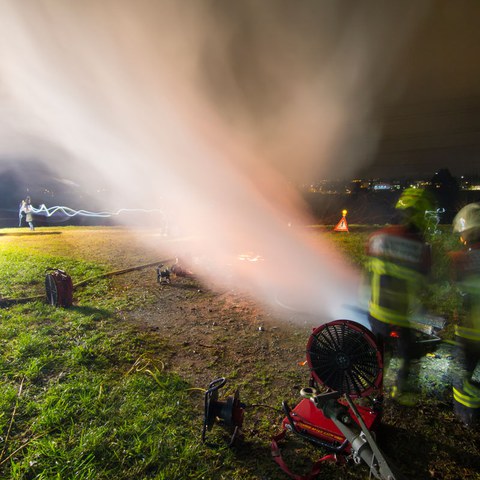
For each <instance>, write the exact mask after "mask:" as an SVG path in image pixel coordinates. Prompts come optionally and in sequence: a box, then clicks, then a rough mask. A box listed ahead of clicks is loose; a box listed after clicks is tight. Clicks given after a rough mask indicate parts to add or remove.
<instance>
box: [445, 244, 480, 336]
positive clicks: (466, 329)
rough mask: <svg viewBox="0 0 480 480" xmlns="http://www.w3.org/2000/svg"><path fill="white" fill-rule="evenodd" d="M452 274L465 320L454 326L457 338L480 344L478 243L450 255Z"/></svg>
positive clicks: (479, 258) (479, 255)
mask: <svg viewBox="0 0 480 480" xmlns="http://www.w3.org/2000/svg"><path fill="white" fill-rule="evenodd" d="M451 260H452V266H453V274H454V278H455V280H456V283H457V285H458V288H459V289H460V291H461V293H462V295H463V301H464V308H465V312H466V316H465V319H463V320H462V322H461V325H456V326H455V334H456V335H457V336H458V337H461V338H464V339H466V340H470V341H473V342H480V243H478V244H476V245H473V246H472V247H470V248H469V249H468V250H462V251H459V252H453V253H452V254H451Z"/></svg>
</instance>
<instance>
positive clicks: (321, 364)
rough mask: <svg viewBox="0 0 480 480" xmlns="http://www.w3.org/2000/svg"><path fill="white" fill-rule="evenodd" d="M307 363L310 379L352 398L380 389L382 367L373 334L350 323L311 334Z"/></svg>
mask: <svg viewBox="0 0 480 480" xmlns="http://www.w3.org/2000/svg"><path fill="white" fill-rule="evenodd" d="M307 362H308V365H309V367H310V370H311V373H312V376H313V378H314V379H315V380H316V381H317V382H318V383H319V384H322V385H325V386H326V387H328V388H329V389H331V390H335V391H337V392H340V393H342V394H343V393H346V394H348V395H350V396H352V397H361V396H366V395H369V394H370V393H371V392H372V391H373V390H376V389H378V388H379V386H380V384H381V381H382V371H383V368H382V367H383V365H382V360H381V354H380V351H379V349H378V347H377V345H376V342H375V339H374V336H373V334H372V333H371V332H370V330H368V329H366V328H365V327H363V326H362V325H360V324H358V323H356V322H352V321H350V320H336V321H334V322H330V323H327V324H325V325H321V326H320V327H318V328H317V329H315V330H314V332H313V333H312V334H311V335H310V338H309V341H308V344H307Z"/></svg>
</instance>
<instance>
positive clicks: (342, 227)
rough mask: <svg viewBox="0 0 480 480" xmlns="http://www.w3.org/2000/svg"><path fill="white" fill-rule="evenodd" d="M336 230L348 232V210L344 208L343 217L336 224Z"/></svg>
mask: <svg viewBox="0 0 480 480" xmlns="http://www.w3.org/2000/svg"><path fill="white" fill-rule="evenodd" d="M333 231H334V232H348V223H347V211H346V210H342V218H341V219H340V221H339V222H338V223H337V224H336V225H335V228H334V229H333Z"/></svg>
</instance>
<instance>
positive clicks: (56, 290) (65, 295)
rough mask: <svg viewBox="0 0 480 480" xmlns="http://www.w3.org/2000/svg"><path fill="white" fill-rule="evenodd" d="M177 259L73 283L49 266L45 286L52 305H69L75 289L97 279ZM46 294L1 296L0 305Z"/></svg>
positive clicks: (17, 302)
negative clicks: (18, 296)
mask: <svg viewBox="0 0 480 480" xmlns="http://www.w3.org/2000/svg"><path fill="white" fill-rule="evenodd" d="M173 260H175V259H172V258H170V259H166V260H161V261H160V262H158V261H157V262H150V263H145V264H142V265H136V266H133V267H128V268H123V269H120V270H113V271H110V272H106V273H101V274H100V275H95V276H93V277H89V278H86V279H85V280H82V281H80V282H77V283H75V284H74V283H72V281H71V278H70V276H69V275H67V274H66V272H65V271H64V270H61V269H58V268H47V269H46V277H45V287H46V291H47V301H48V303H50V304H51V305H59V306H64V307H68V306H71V293H72V292H73V290H75V289H77V288H79V287H82V286H84V285H86V284H88V283H90V282H93V281H95V280H100V279H102V278H108V277H113V276H115V275H122V274H124V273H129V272H133V271H135V270H142V269H144V268H148V267H153V266H156V265H161V266H163V265H164V264H165V263H170V262H172V261H173ZM44 298H45V294H40V295H32V296H29V297H20V298H0V307H1V308H5V307H9V306H11V305H17V304H23V303H29V302H35V301H38V300H43V299H44Z"/></svg>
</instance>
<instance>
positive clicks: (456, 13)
mask: <svg viewBox="0 0 480 480" xmlns="http://www.w3.org/2000/svg"><path fill="white" fill-rule="evenodd" d="M431 5H432V6H431V8H429V9H428V11H427V13H426V15H425V16H424V17H423V19H422V20H421V22H420V24H419V27H418V31H417V32H416V33H415V34H414V35H412V37H411V40H410V41H409V44H408V46H407V48H406V49H405V51H404V52H403V54H402V56H401V57H400V58H399V60H398V63H397V65H396V68H395V69H394V70H393V72H392V75H391V82H390V85H391V90H392V91H395V90H396V89H399V90H400V91H399V92H398V93H397V95H398V96H397V98H393V97H395V95H392V97H390V98H388V99H387V100H386V101H385V104H384V105H383V108H382V106H381V107H380V109H381V113H379V119H380V121H381V122H382V125H383V129H382V135H381V141H380V145H379V150H378V152H377V154H376V155H375V156H374V163H373V165H372V167H371V168H370V169H367V171H370V172H375V173H379V174H381V175H389V174H394V175H396V174H403V173H405V172H408V173H411V172H419V173H424V172H425V173H428V172H432V171H434V170H436V169H438V168H448V169H450V171H451V172H452V174H454V175H461V174H464V173H469V172H476V173H480V168H479V167H480V28H479V21H480V2H477V1H475V0H473V1H469V0H460V1H454V2H451V1H435V2H432V4H431ZM399 21H401V19H399ZM387 96H388V91H387Z"/></svg>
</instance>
